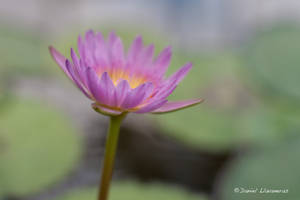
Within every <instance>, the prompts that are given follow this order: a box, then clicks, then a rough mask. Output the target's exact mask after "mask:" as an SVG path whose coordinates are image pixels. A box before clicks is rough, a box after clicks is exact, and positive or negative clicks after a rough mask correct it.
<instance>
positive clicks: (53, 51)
mask: <svg viewBox="0 0 300 200" xmlns="http://www.w3.org/2000/svg"><path fill="white" fill-rule="evenodd" d="M49 51H50V54H51V56H52V58H53V59H54V60H55V62H56V63H57V64H58V65H59V66H60V68H61V69H62V70H63V71H64V72H65V74H66V75H67V76H68V77H69V78H70V79H71V80H72V77H71V75H70V73H69V72H68V70H67V68H66V60H67V59H66V58H65V57H64V56H63V55H62V54H61V53H59V52H58V51H57V50H56V49H55V48H54V47H52V46H49Z"/></svg>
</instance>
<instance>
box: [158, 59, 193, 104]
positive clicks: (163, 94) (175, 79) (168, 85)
mask: <svg viewBox="0 0 300 200" xmlns="http://www.w3.org/2000/svg"><path fill="white" fill-rule="evenodd" d="M191 68H192V64H191V63H188V64H186V65H185V66H183V67H181V68H180V69H179V70H178V71H177V72H175V73H174V74H173V75H172V76H170V77H169V78H168V79H167V80H166V81H165V83H163V85H162V86H160V87H159V90H158V91H156V92H155V99H164V98H167V97H168V96H169V95H170V94H171V93H172V92H173V91H174V89H175V88H176V87H177V85H178V83H179V82H180V81H181V80H182V79H183V78H184V77H185V75H186V74H187V73H188V72H189V70H190V69H191Z"/></svg>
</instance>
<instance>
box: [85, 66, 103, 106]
mask: <svg viewBox="0 0 300 200" xmlns="http://www.w3.org/2000/svg"><path fill="white" fill-rule="evenodd" d="M86 82H87V87H88V88H89V90H90V92H91V93H92V95H93V97H94V100H95V101H97V102H100V103H103V104H105V103H106V101H107V100H106V96H105V94H104V88H103V86H102V85H101V83H100V78H99V77H98V75H97V74H96V72H95V70H94V69H92V68H90V67H89V68H87V70H86Z"/></svg>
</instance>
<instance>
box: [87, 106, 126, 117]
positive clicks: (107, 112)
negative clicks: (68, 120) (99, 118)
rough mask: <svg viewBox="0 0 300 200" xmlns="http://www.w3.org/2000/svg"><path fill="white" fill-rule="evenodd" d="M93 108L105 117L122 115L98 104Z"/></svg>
mask: <svg viewBox="0 0 300 200" xmlns="http://www.w3.org/2000/svg"><path fill="white" fill-rule="evenodd" d="M92 107H93V109H94V110H96V111H97V112H99V113H101V114H104V115H109V116H116V115H120V114H122V112H121V111H118V110H113V109H110V108H106V107H104V106H101V105H99V104H97V103H92Z"/></svg>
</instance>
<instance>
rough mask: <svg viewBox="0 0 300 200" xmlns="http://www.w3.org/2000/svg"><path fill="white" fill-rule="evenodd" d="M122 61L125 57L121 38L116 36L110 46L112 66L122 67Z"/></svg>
mask: <svg viewBox="0 0 300 200" xmlns="http://www.w3.org/2000/svg"><path fill="white" fill-rule="evenodd" d="M124 61H125V57H124V47H123V43H122V40H121V39H120V38H116V39H115V42H114V44H113V45H112V47H111V64H112V67H123V65H124Z"/></svg>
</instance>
